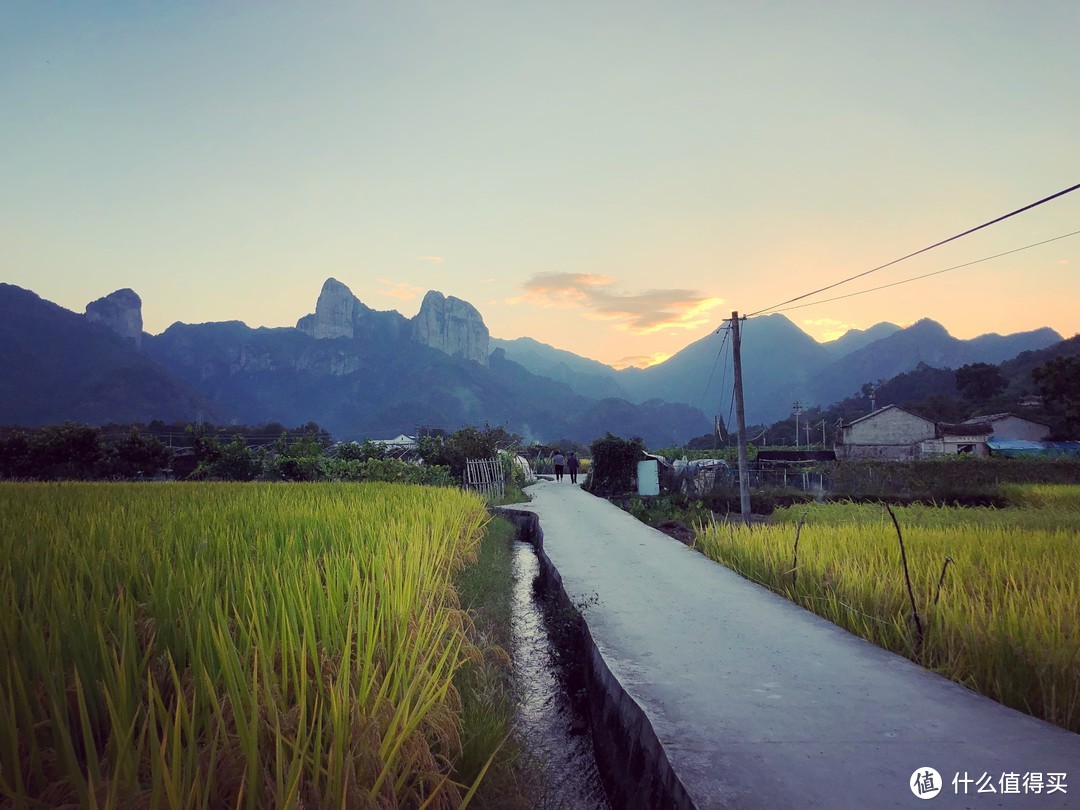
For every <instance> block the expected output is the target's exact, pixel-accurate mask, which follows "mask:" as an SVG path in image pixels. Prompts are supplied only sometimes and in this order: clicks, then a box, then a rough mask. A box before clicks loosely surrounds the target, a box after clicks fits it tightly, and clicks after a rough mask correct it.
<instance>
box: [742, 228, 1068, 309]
mask: <svg viewBox="0 0 1080 810" xmlns="http://www.w3.org/2000/svg"><path fill="white" fill-rule="evenodd" d="M1077 234H1080V231H1073V232H1072V233H1064V234H1062V235H1061V236H1055V237H1053V238H1052V239H1044V240H1043V241H1041V242H1034V243H1033V244H1030V245H1024V246H1023V247H1018V248H1013V249H1012V250H1006V251H1005V252H1004V253H995V254H994V255H993V256H984V257H983V258H981V259H975V260H974V261H970V262H964V263H963V264H954V265H953V266H952V267H946V268H945V269H944V270H935V271H934V272H932V273H923V274H922V275H921V276H912V277H911V278H905V279H902V280H901V281H894V282H892V283H891V284H882V285H881V286H879V287H870V288H869V289H866V290H859V291H858V292H853V293H847V294H846V295H836V296H833V297H832V298H823V299H821V300H820V301H809V302H807V303H805V304H796V305H795V306H793V307H782V308H781V309H776V310H774V312H789V311H790V310H793V309H803V308H804V307H813V306H817V305H818V304H827V303H829V302H830V301H840V300H842V299H844V298H854V297H855V296H857V295H865V294H866V293H872V292H877V291H878V290H887V289H888V288H889V287H899V286H900V285H901V284H910V283H911V282H912V281H919V280H921V279H924V278H930V277H931V276H940V275H941V274H942V273H948V272H949V271H951V270H960V269H961V268H963V267H971V266H972V265H973V264H980V263H982V262H988V261H990V260H991V259H1000V258H1001V257H1002V256H1008V255H1009V254H1011V253H1019V252H1020V251H1022V250H1030V249H1031V248H1035V247H1039V245H1048V244H1050V243H1051V242H1056V241H1058V240H1059V239H1067V238H1068V237H1070V236H1076V235H1077ZM747 317H749V316H747Z"/></svg>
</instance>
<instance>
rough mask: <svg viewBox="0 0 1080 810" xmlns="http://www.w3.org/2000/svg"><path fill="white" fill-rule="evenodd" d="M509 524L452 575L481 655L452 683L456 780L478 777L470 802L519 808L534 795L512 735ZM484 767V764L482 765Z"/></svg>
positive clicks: (497, 528) (496, 525)
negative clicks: (458, 747)
mask: <svg viewBox="0 0 1080 810" xmlns="http://www.w3.org/2000/svg"><path fill="white" fill-rule="evenodd" d="M514 536H515V529H514V526H513V524H511V523H510V522H509V521H507V520H506V519H505V518H501V517H495V518H493V519H492V520H491V522H490V523H488V527H487V531H486V532H485V535H484V539H483V541H482V542H481V544H480V548H479V553H478V556H477V560H476V562H475V563H474V564H473V565H470V566H468V567H467V568H465V569H464V570H463V571H461V572H460V573H459V574H458V576H457V587H458V592H459V594H460V596H461V605H462V607H463V608H464V609H465V610H466V611H467V612H468V614H469V617H470V619H471V620H472V623H473V625H474V627H475V628H476V637H477V639H478V642H477V646H478V647H479V648H480V650H481V652H482V655H481V656H479V657H477V658H475V659H474V660H471V661H469V662H468V663H467V664H466V665H465V666H464V667H462V668H461V669H460V670H459V671H458V674H457V676H456V678H455V684H456V685H457V688H458V692H459V693H460V694H461V698H462V733H461V738H462V754H461V758H460V760H459V761H458V763H457V765H456V768H457V778H458V781H459V782H462V783H466V784H469V783H472V782H474V781H475V780H476V777H477V776H478V775H479V774H480V773H481V772H483V771H484V769H485V768H486V773H485V775H484V779H483V781H482V782H481V784H480V786H479V789H478V792H477V793H476V796H475V799H474V801H473V804H474V805H475V806H477V807H492V808H500V810H501V809H502V808H505V810H515V809H516V808H520V809H521V810H526V809H527V808H529V807H531V806H532V801H531V796H532V795H533V794H534V792H535V788H534V786H533V784H532V781H534V780H532V779H531V774H530V772H529V768H528V767H526V766H525V757H524V749H523V746H522V741H521V740H519V739H518V738H517V735H516V734H515V733H514V731H513V729H514V721H515V705H516V701H517V693H516V685H515V683H514V680H513V667H512V665H511V661H510V658H509V656H508V655H507V653H506V652H505V651H506V650H510V649H512V647H513V639H512V637H511V621H512V614H513V602H512V599H513V577H514V574H513V557H512V553H513V552H512V543H513V539H514ZM489 763H490V764H489Z"/></svg>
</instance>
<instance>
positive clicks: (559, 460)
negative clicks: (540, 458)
mask: <svg viewBox="0 0 1080 810" xmlns="http://www.w3.org/2000/svg"><path fill="white" fill-rule="evenodd" d="M551 461H552V463H553V464H554V465H555V480H556V481H562V473H563V465H564V464H566V456H564V455H563V454H562V451H561V450H556V451H555V455H554V457H553V458H552V459H551Z"/></svg>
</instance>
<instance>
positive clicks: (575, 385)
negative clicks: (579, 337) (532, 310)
mask: <svg viewBox="0 0 1080 810" xmlns="http://www.w3.org/2000/svg"><path fill="white" fill-rule="evenodd" d="M491 348H492V350H494V349H502V350H503V351H504V352H505V353H506V357H507V358H508V359H509V360H512V361H513V362H515V363H518V364H520V365H521V366H523V367H524V368H526V369H527V370H529V371H530V372H532V373H533V374H536V375H538V376H540V377H547V378H548V379H551V380H555V381H557V382H561V383H566V384H567V385H569V386H570V388H571V389H573V390H574V391H575V392H576V393H578V394H581V395H582V396H587V397H616V398H623V399H625V398H626V397H627V394H626V391H624V390H623V388H622V386H621V385H620V384H619V382H618V372H617V371H616V370H615V369H613V368H612V367H611V366H606V365H604V364H603V363H600V362H598V361H596V360H589V359H588V358H586V357H580V356H578V355H576V354H574V353H573V352H568V351H564V350H563V349H556V348H554V347H553V346H549V345H547V344H546V343H541V342H540V341H538V340H533V339H532V338H529V337H523V338H517V339H515V340H499V339H498V338H492V339H491Z"/></svg>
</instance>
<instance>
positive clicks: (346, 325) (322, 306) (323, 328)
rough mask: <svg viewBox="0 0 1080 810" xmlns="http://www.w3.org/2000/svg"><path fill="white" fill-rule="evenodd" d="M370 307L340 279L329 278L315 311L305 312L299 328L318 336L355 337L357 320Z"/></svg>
mask: <svg viewBox="0 0 1080 810" xmlns="http://www.w3.org/2000/svg"><path fill="white" fill-rule="evenodd" d="M368 311H369V310H368V308H367V307H365V306H364V305H363V304H362V303H360V299H358V298H357V297H356V296H355V295H353V294H352V290H350V289H349V288H348V287H346V286H345V285H344V284H342V283H341V282H340V281H338V280H337V279H336V278H328V279H327V280H326V282H325V283H324V284H323V286H322V292H320V293H319V300H318V302H317V303H316V304H315V314H313V315H305V316H304V317H303V318H301V319H300V320H299V321H297V322H296V328H297V329H299V330H300V331H301V332H303V333H304V334H307V335H311V336H312V337H314V338H339V337H349V338H351V337H355V336H356V322H357V320H358V319H359V318H361V317H362V316H363V315H364V314H365V313H367V312H368Z"/></svg>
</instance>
